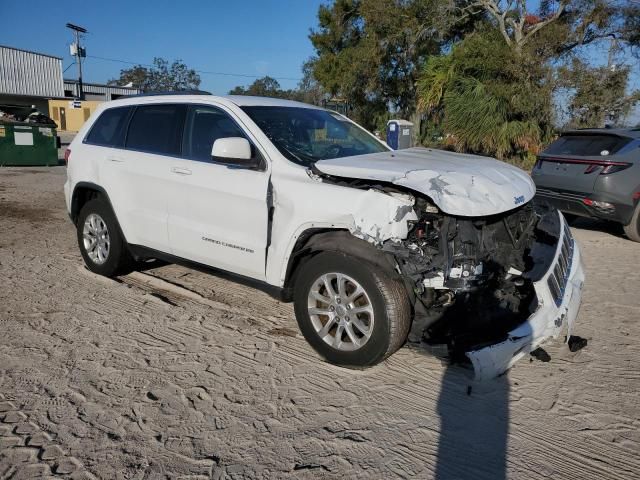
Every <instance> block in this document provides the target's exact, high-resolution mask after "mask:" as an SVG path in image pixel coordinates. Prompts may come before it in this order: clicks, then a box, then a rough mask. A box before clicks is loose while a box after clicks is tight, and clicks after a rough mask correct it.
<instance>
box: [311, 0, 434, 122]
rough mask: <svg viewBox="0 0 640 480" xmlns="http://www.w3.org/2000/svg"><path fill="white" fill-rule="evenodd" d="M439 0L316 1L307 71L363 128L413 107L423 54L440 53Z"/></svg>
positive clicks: (407, 114)
mask: <svg viewBox="0 0 640 480" xmlns="http://www.w3.org/2000/svg"><path fill="white" fill-rule="evenodd" d="M445 7H446V3H445V2H443V1H441V0H404V1H380V0H336V1H335V2H334V3H333V4H332V5H321V6H320V8H319V10H318V23H319V25H318V28H317V29H315V30H313V31H312V32H311V34H310V36H309V38H310V40H311V43H312V44H313V46H314V48H315V50H316V55H317V58H316V59H315V60H314V61H313V75H314V77H315V78H316V79H317V81H318V82H319V83H320V84H321V85H322V87H323V88H324V89H325V90H326V91H327V92H328V93H329V94H330V95H333V96H338V97H342V98H345V99H346V100H347V101H348V102H349V104H350V105H351V106H352V108H353V110H352V114H353V116H354V117H355V118H356V119H357V120H359V121H360V122H361V123H363V124H364V125H365V126H366V127H367V128H373V126H374V125H373V120H372V119H373V117H374V116H375V115H381V114H384V113H386V112H387V110H388V108H389V106H391V107H392V109H394V110H396V111H397V114H398V115H401V116H410V115H411V114H412V113H413V112H414V111H415V104H416V97H415V82H416V80H417V77H418V73H419V71H420V70H421V68H422V66H423V65H424V63H425V62H426V59H427V57H428V56H429V55H432V54H437V53H439V51H440V46H441V44H442V42H443V41H444V40H443V38H444V37H443V36H441V35H440V33H439V28H438V23H439V22H440V21H441V19H442V16H443V15H444V14H445V13H446V8H445Z"/></svg>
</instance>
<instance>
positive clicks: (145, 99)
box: [107, 93, 325, 110]
mask: <svg viewBox="0 0 640 480" xmlns="http://www.w3.org/2000/svg"><path fill="white" fill-rule="evenodd" d="M197 102H202V103H223V104H233V105H236V106H238V107H249V106H252V107H253V106H256V107H297V108H313V109H317V110H325V109H324V108H322V107H318V106H317V105H309V104H307V103H302V102H296V101H293V100H285V99H281V98H271V97H252V96H249V95H220V96H218V95H208V94H186V95H185V94H179V93H176V94H171V93H166V94H165V93H163V94H160V95H141V96H134V97H127V98H121V99H118V100H113V101H111V102H107V105H109V106H110V105H113V106H116V105H142V104H147V103H197ZM107 108H108V107H107Z"/></svg>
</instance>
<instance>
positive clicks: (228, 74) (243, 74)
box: [87, 55, 301, 81]
mask: <svg viewBox="0 0 640 480" xmlns="http://www.w3.org/2000/svg"><path fill="white" fill-rule="evenodd" d="M87 57H88V58H94V59H96V60H105V61H107V62H116V63H123V64H126V65H141V66H143V67H154V66H155V65H151V64H149V63H140V62H131V61H128V60H120V59H118V58H107V57H98V56H96V55H87ZM194 71H195V72H196V73H201V74H203V75H219V76H224V77H243V78H263V77H264V75H262V76H260V75H249V74H246V73H230V72H211V71H207V70H194ZM269 76H271V75H269ZM271 78H275V79H276V80H293V81H299V80H301V79H300V78H293V77H271Z"/></svg>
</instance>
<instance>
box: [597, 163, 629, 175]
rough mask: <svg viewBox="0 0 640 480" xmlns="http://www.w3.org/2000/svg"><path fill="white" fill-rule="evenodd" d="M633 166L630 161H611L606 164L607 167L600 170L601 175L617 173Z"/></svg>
mask: <svg viewBox="0 0 640 480" xmlns="http://www.w3.org/2000/svg"><path fill="white" fill-rule="evenodd" d="M630 166H631V164H630V163H623V162H616V163H611V164H609V165H605V167H604V168H603V169H602V171H601V172H600V175H607V174H609V173H617V172H621V171H622V170H625V169H627V168H629V167H630Z"/></svg>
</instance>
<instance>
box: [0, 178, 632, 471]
mask: <svg viewBox="0 0 640 480" xmlns="http://www.w3.org/2000/svg"><path fill="white" fill-rule="evenodd" d="M64 175H65V171H64V167H56V168H50V169H45V168H32V169H18V168H4V169H1V170H0V280H1V284H0V335H1V337H0V479H3V478H36V477H37V476H38V475H55V476H58V475H60V476H65V475H70V476H72V477H73V478H94V477H97V478H119V479H120V478H122V479H124V478H135V479H143V478H144V479H146V478H182V479H186V478H194V479H195V478H216V479H222V478H230V479H241V478H263V479H271V478H339V479H345V478H367V479H370V478H384V479H388V478H438V479H449V478H472V479H500V478H512V479H566V478H575V479H596V478H597V479H605V478H606V479H630V478H638V476H639V475H640V429H639V427H640V418H639V416H640V398H639V397H638V392H639V390H640V369H639V368H638V361H639V359H640V340H639V336H640V318H639V317H640V315H639V313H640V295H639V294H638V292H639V289H638V286H639V285H640V269H638V265H640V245H638V244H634V243H632V242H630V241H628V240H626V239H625V238H624V237H622V235H621V234H620V233H619V232H618V229H617V228H615V227H613V228H612V227H609V226H607V225H604V224H600V223H594V222H589V221H583V222H582V224H579V226H578V228H576V229H575V236H576V238H577V239H578V241H579V242H580V244H581V246H582V249H583V253H584V260H585V264H586V271H587V281H586V287H585V295H584V303H583V306H582V311H581V313H580V316H579V318H578V326H577V332H576V333H578V334H579V335H581V336H583V337H586V338H588V340H589V345H588V347H586V348H585V349H584V350H582V351H580V352H578V353H575V354H574V353H570V352H569V351H568V349H567V348H566V346H564V345H557V344H556V345H551V346H549V347H548V348H547V351H548V352H549V353H550V355H551V357H552V359H551V361H550V362H549V363H542V362H540V361H532V362H530V361H529V360H524V361H521V362H520V363H519V364H518V365H517V366H516V367H515V368H514V369H512V370H511V371H510V372H509V374H508V375H506V376H504V377H502V378H500V379H498V380H496V381H494V382H491V383H490V384H486V385H482V386H477V385H473V386H472V385H471V383H470V382H469V380H468V379H467V378H466V376H465V375H464V373H463V372H461V371H460V370H459V369H458V368H452V367H447V366H444V365H442V364H441V363H440V362H438V361H437V360H436V359H434V358H432V357H429V356H427V355H425V354H423V353H422V352H420V351H419V350H415V349H411V348H406V347H405V348H403V349H401V350H400V351H399V352H398V353H397V354H395V355H393V356H392V357H391V358H390V359H389V360H388V361H386V362H385V363H383V364H381V365H379V366H377V367H374V368H371V369H369V370H366V371H350V370H345V369H340V368H336V367H333V366H331V365H328V364H326V363H324V362H322V361H321V360H320V359H319V358H318V357H317V356H316V354H315V353H314V352H313V351H312V350H311V348H310V347H309V346H307V344H306V343H305V341H304V339H303V338H302V336H301V335H300V334H299V333H298V330H297V325H296V323H295V320H294V316H293V311H292V308H291V306H290V305H288V304H283V303H280V302H278V301H276V300H274V299H272V298H270V297H269V296H267V295H266V294H264V293H262V292H259V291H256V290H253V289H251V288H248V287H244V286H239V285H236V284H233V283H230V282H228V281H226V280H222V279H219V278H216V277H213V276H208V275H205V274H203V273H199V272H196V271H192V270H189V269H186V268H183V267H178V266H171V265H170V266H164V267H160V268H156V269H151V270H148V271H146V272H136V273H133V274H131V275H127V276H123V277H121V278H119V279H117V280H109V279H105V278H102V277H98V276H95V275H93V274H91V273H89V272H88V271H87V270H85V269H84V268H83V266H82V260H81V257H80V255H79V253H78V249H77V246H76V240H75V231H74V228H73V226H72V225H71V223H70V222H69V220H68V218H67V216H66V212H65V209H64V200H63V195H62V184H63V182H64ZM470 386H472V387H473V388H472V389H471V390H469V387H470ZM12 475H13V476H12Z"/></svg>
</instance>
